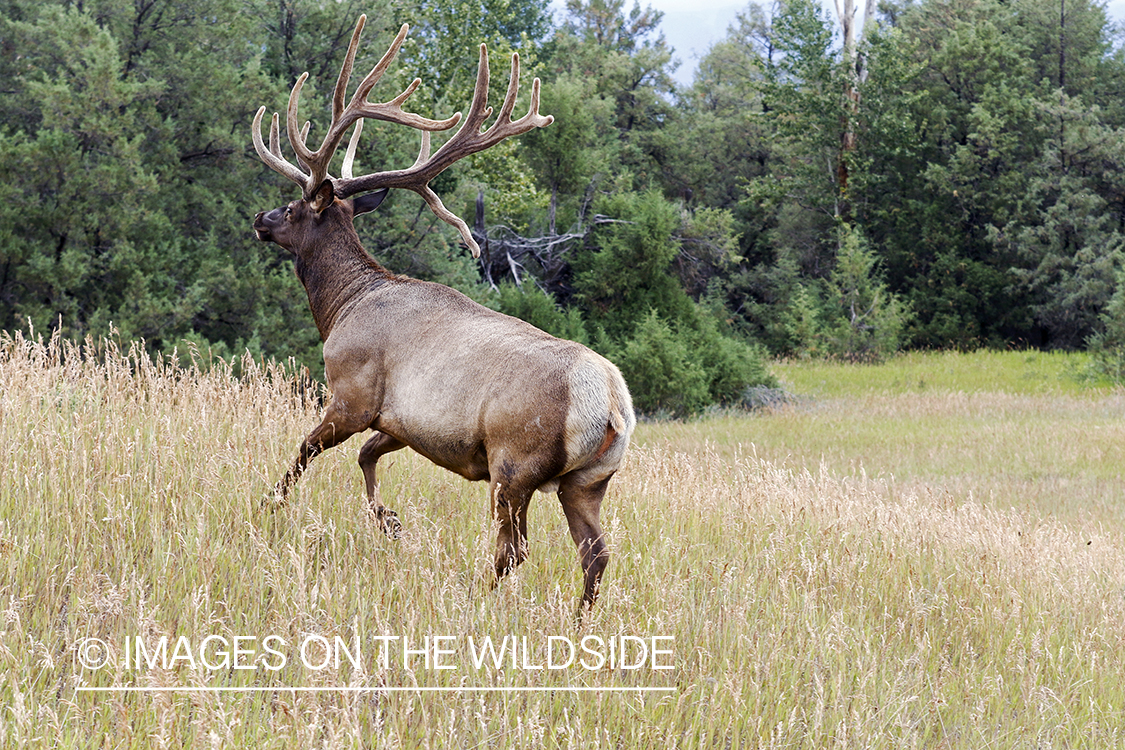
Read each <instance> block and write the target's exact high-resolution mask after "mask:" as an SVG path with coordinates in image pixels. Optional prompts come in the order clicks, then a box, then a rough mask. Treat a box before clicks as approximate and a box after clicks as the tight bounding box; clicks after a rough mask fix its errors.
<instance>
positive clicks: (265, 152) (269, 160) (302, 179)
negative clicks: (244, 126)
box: [250, 107, 308, 187]
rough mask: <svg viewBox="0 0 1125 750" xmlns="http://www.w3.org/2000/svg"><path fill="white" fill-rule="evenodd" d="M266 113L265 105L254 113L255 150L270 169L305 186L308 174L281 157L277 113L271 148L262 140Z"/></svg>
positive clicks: (272, 130) (273, 124)
mask: <svg viewBox="0 0 1125 750" xmlns="http://www.w3.org/2000/svg"><path fill="white" fill-rule="evenodd" d="M265 113H266V108H265V107H259V108H258V113H257V114H255V115H254V124H253V127H252V128H251V129H250V132H251V134H252V135H253V140H254V150H255V151H257V152H258V158H259V159H261V160H262V161H264V162H265V163H266V165H267V166H269V167H270V169H272V170H274V171H275V172H278V173H280V174H282V175H284V176H285V177H288V178H289V179H290V180H292V181H293V182H296V183H297V184H298V185H301V186H302V187H304V185H305V183H306V181H307V178H308V175H306V174H305V173H304V172H302V171H301V170H300V169H298V168H297V167H295V166H293V165H292V164H290V163H289V162H287V161H285V159H283V158H282V157H281V146H280V143H279V140H280V139H279V136H278V132H277V131H278V121H277V114H276V113H275V114H274V116H273V121H272V122H271V124H270V148H268V149H267V148H266V144H265V143H264V142H263V141H262V116H263V115H264V114H265Z"/></svg>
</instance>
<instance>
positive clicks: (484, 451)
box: [254, 181, 635, 604]
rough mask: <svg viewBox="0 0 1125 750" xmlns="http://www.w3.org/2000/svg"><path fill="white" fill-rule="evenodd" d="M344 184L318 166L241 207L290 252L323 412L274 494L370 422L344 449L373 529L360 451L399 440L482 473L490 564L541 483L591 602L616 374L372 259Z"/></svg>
mask: <svg viewBox="0 0 1125 750" xmlns="http://www.w3.org/2000/svg"><path fill="white" fill-rule="evenodd" d="M360 200H362V199H356V200H355V201H345V200H339V199H336V198H334V196H333V195H332V185H331V183H330V182H329V181H326V182H325V183H324V185H323V186H322V187H321V189H320V190H319V191H318V192H317V194H316V195H314V196H313V198H312V199H310V200H308V201H306V200H299V201H294V202H293V203H290V204H289V205H288V206H283V207H282V208H278V209H275V210H274V211H271V212H269V213H261V214H258V216H257V218H256V219H255V221H254V228H255V230H256V232H257V234H258V237H259V239H262V240H269V241H273V242H276V243H278V244H279V245H281V246H282V247H284V248H286V249H287V250H289V251H290V252H292V253H293V254H294V256H295V258H296V270H297V274H298V276H299V277H300V279H301V281H302V283H303V284H304V285H305V289H306V291H307V292H308V295H309V306H310V308H311V310H312V314H313V318H314V320H315V321H316V325H317V329H318V330H319V331H320V335H321V338H322V339H323V340H324V365H325V373H326V375H327V378H328V382H329V385H330V386H331V389H332V399H331V401H330V403H329V404H328V407H327V409H326V412H325V415H324V419H323V420H322V422H321V423H320V424H319V425H318V426H317V427H316V428H315V429H314V430H313V431H312V432H311V433H310V434H309V436H308V437H307V438H306V439H305V440H304V441H303V442H302V443H301V445H300V446H299V449H298V456H297V460H296V461H295V462H294V464H293V466H292V467H291V468H290V469H289V471H288V472H287V473H286V474H285V476H284V477H283V478H282V479H281V481H280V482H278V485H277V492H278V494H280V496H281V497H282V498H284V497H285V496H287V494H288V492H289V490H290V489H291V487H292V486H293V483H294V482H296V481H297V479H298V477H300V475H301V473H302V472H303V471H304V469H305V467H306V466H307V464H308V462H309V461H310V460H312V458H313V457H314V456H316V455H317V454H318V453H320V452H321V451H323V450H325V449H327V448H331V447H332V446H334V445H337V444H339V443H341V442H343V441H344V440H347V439H348V438H349V437H351V436H352V435H354V434H356V433H359V432H363V431H365V430H374V431H375V433H374V435H373V436H372V437H371V438H369V439H368V440H367V442H366V443H365V444H364V445H363V447H362V449H361V450H360V452H359V464H360V468H361V469H362V471H363V474H364V479H365V482H366V486H367V495H368V502H369V503H370V506H371V509H372V511H373V512H374V513H375V516H376V518H377V519H378V520H379V521H380V523H381V524H382V526H383V529H384V530H385V531H386V532H387V533H391V534H394V533H397V531H398V529H399V528H400V527H399V524H398V521H397V518H396V517H395V514H394V513H393V511H390V510H388V509H387V507H386V506H385V505H384V503H383V501H382V498H381V497H380V495H379V487H378V482H377V480H376V472H375V466H376V463H377V462H378V460H379V458H380V457H381V456H383V455H384V454H386V453H390V452H392V451H396V450H399V449H401V448H404V447H407V446H409V447H411V448H413V449H414V450H415V451H417V452H418V453H420V454H422V455H423V456H425V457H426V458H428V459H430V460H431V461H433V462H434V463H436V464H438V465H439V466H442V467H445V468H446V469H449V470H450V471H453V472H456V473H458V474H460V475H461V476H463V477H465V478H467V479H470V480H483V481H488V482H489V484H490V488H491V489H490V497H491V498H492V512H493V515H494V517H495V519H496V520H497V521H498V522H499V525H500V530H499V534H498V537H497V540H496V557H495V573H496V578H497V579H499V578H500V577H502V576H503V575H505V574H506V573H507V572H508V571H510V570H511V569H512V568H514V567H515V566H516V565H519V564H520V563H521V562H522V561H523V560H524V559H525V558H526V557H527V507H528V504H529V503H530V500H531V496H532V494H533V493H534V492H535V490H536V489H542V490H544V491H548V490H550V491H555V490H557V493H558V497H559V501H560V502H561V503H562V507H563V511H564V513H565V515H566V518H567V523H568V525H569V527H570V532H571V536H572V538H573V539H574V543H575V545H576V546H577V547H578V552H579V559H580V561H581V565H582V570H583V572H584V577H585V581H584V586H583V594H582V599H583V602H584V603H586V604H593V602H594V600H595V599H596V598H597V595H598V588H599V584H600V580H601V576H602V571H603V570H604V568H605V565H606V562H607V560H608V552H607V551H606V545H605V541H604V539H603V538H602V529H601V524H600V520H599V511H600V507H601V502H602V498H603V496H604V495H605V491H606V487H607V485H608V482H609V479H610V477H612V476H613V474H614V472H616V471H617V468H618V467H619V465H620V463H621V461H622V458H623V457H624V453H625V448H626V447H627V445H628V443H629V437H630V434H631V433H632V430H633V427H634V425H635V419H634V416H633V408H632V401H631V399H630V397H629V392H628V389H627V388H626V386H625V382H624V380H623V379H622V378H621V374H620V373H619V372H618V370H617V368H616V367H614V366H613V365H612V364H611V363H610V362H609V361H607V360H606V359H604V358H602V357H600V356H599V355H597V354H595V353H594V352H592V351H590V350H589V349H587V348H586V347H584V346H582V345H580V344H576V343H574V342H572V341H564V340H561V339H557V338H555V337H553V336H550V335H548V334H546V333H544V332H543V331H540V330H539V329H537V328H535V327H533V326H531V325H529V324H527V323H525V322H523V321H521V320H517V319H515V318H511V317H508V316H506V315H502V314H500V313H498V312H495V311H493V310H489V309H488V308H485V307H483V306H481V305H479V304H477V303H475V302H473V301H472V300H470V299H469V298H468V297H465V296H464V295H463V294H460V293H459V292H457V291H455V290H453V289H450V288H449V287H446V286H442V285H440V284H432V283H428V282H423V281H417V280H414V279H409V278H405V277H400V276H395V275H393V274H391V273H389V272H388V271H386V269H384V268H383V267H382V266H380V265H379V264H378V263H377V262H376V261H375V260H373V259H372V258H371V257H370V256H369V255H368V254H367V253H366V251H364V249H363V247H362V246H361V244H360V242H359V237H358V235H357V234H356V232H355V228H354V227H353V225H352V220H353V218H354V215H355V213H356V212H357V208H356V204H357V203H358V202H359V201H360ZM370 203H375V204H376V205H377V200H376V201H369V204H370ZM318 209H320V210H318ZM358 210H359V211H364V210H369V208H368V205H364V206H361V207H360V208H359V209H358Z"/></svg>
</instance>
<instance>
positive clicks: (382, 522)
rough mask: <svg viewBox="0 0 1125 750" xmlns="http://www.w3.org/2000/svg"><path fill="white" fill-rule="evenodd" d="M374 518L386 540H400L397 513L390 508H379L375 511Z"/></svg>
mask: <svg viewBox="0 0 1125 750" xmlns="http://www.w3.org/2000/svg"><path fill="white" fill-rule="evenodd" d="M375 518H376V520H378V521H379V528H381V529H382V530H383V533H384V534H386V535H387V537H388V538H390V539H401V538H402V522H401V521H399V520H398V513H395V512H394V511H393V510H391V509H390V508H379V509H378V510H377V511H375Z"/></svg>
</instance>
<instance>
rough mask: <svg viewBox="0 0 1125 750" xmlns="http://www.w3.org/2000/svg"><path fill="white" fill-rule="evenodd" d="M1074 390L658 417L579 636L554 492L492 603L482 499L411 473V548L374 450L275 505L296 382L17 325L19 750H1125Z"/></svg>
mask: <svg viewBox="0 0 1125 750" xmlns="http://www.w3.org/2000/svg"><path fill="white" fill-rule="evenodd" d="M1081 368H1082V362H1081V358H1080V357H1077V356H1062V355H1037V354H1029V353H1003V354H971V355H953V354H928V355H912V356H910V357H905V358H902V359H898V360H893V361H891V362H890V363H888V364H886V365H882V366H878V367H847V366H843V365H834V364H824V363H778V364H777V365H776V367H775V373H776V374H777V375H778V376H779V378H780V379H781V380H782V381H783V382H784V383H785V384H786V387H787V388H788V390H789V391H790V392H791V393H792V394H794V398H793V399H792V401H791V402H790V403H789V404H788V405H786V406H784V407H782V408H779V409H775V410H772V411H768V412H761V413H756V414H753V415H738V416H735V415H715V416H712V417H709V418H706V419H701V420H696V421H689V422H682V423H645V424H642V425H641V426H640V428H639V429H638V433H637V441H636V446H635V448H634V450H633V451H632V452H631V453H630V456H629V458H628V461H627V464H626V466H625V467H624V468H623V470H622V471H621V472H620V473H619V475H618V477H617V478H615V480H614V482H613V483H612V484H611V486H610V493H609V496H608V500H607V506H606V507H605V509H604V511H603V520H604V522H605V525H606V527H607V530H608V535H609V542H610V545H611V549H612V551H613V554H614V557H613V558H612V560H611V563H610V567H609V569H608V571H607V577H606V579H605V584H604V588H603V592H602V600H601V601H600V602H599V606H598V607H597V608H596V609H595V610H594V612H593V613H592V614H591V615H590V616H588V617H587V618H586V619H585V620H584V621H583V622H582V623H581V624H578V623H576V622H575V620H574V606H575V602H576V597H577V592H578V589H579V585H580V575H579V571H578V566H577V562H576V555H575V552H574V549H573V545H572V543H571V541H570V538H569V534H568V533H567V531H566V524H565V521H564V519H563V516H562V513H561V510H560V509H559V507H558V503H557V501H556V500H555V498H553V497H548V496H544V495H537V496H536V499H535V501H534V503H533V505H532V509H531V518H530V524H529V525H530V531H531V539H532V549H531V558H530V560H529V561H528V562H527V563H525V564H524V565H523V566H522V567H521V568H520V569H519V570H518V571H517V572H516V573H515V574H514V575H513V576H512V577H511V578H510V579H508V580H506V581H505V582H504V583H503V584H502V585H501V586H500V587H499V588H498V589H497V590H496V591H494V592H489V590H488V586H487V573H488V570H489V568H490V565H491V554H492V545H493V532H492V527H491V523H490V521H489V519H488V517H487V510H486V509H487V491H486V489H485V486H484V485H482V484H470V483H468V482H465V481H463V480H462V479H460V478H459V477H456V476H454V475H452V474H449V473H446V472H443V471H442V470H440V469H436V468H435V467H433V466H431V465H429V464H428V463H427V462H426V461H425V460H424V459H421V458H420V457H418V456H416V455H413V454H411V453H409V452H402V453H399V454H395V455H394V457H393V458H394V463H393V465H391V466H390V467H389V468H388V469H387V470H386V472H385V473H384V480H383V482H384V484H383V487H384V497H385V498H386V499H387V501H388V503H389V504H390V505H391V507H393V508H395V509H396V510H397V511H398V512H399V515H400V518H401V519H402V521H403V524H404V526H405V531H406V533H405V535H404V537H403V538H402V539H400V540H397V541H391V540H388V539H386V538H385V537H383V535H382V534H381V533H379V532H378V531H377V530H376V529H375V524H374V522H373V521H372V520H371V518H370V517H369V515H368V514H367V512H366V510H365V508H364V500H363V497H362V495H363V483H362V477H361V475H360V472H359V470H358V468H357V467H356V464H355V455H356V451H357V450H358V448H359V445H360V442H359V441H358V440H357V441H354V444H352V443H348V444H346V445H345V446H343V447H341V448H337V449H334V450H332V451H329V452H328V453H326V454H325V455H324V456H322V457H320V458H318V459H317V461H316V462H314V463H313V465H312V467H311V469H310V471H309V472H308V474H307V475H306V476H305V477H304V479H303V480H302V484H301V485H300V489H299V492H298V493H297V496H296V498H295V499H294V500H293V501H292V502H291V504H290V505H289V506H287V507H285V508H282V509H278V510H274V511H270V510H265V509H263V507H262V505H261V500H262V498H263V496H264V495H265V493H266V492H267V490H268V489H269V487H270V485H271V484H272V482H273V481H274V480H276V478H277V476H278V475H279V473H280V472H281V471H283V470H284V468H285V467H286V465H287V464H288V463H289V461H290V460H291V459H292V455H293V453H294V451H295V448H296V446H297V443H298V441H299V440H300V439H301V438H302V437H303V436H304V434H305V433H306V432H307V430H308V429H309V428H310V427H311V426H313V425H314V424H315V423H316V422H317V414H316V405H315V403H313V402H311V401H309V400H307V399H302V397H300V396H299V395H296V393H295V391H294V389H293V388H292V384H291V381H290V380H289V379H287V378H286V376H285V374H284V373H283V372H282V371H281V370H280V369H278V368H270V367H262V366H259V365H256V364H255V363H253V362H252V361H245V362H243V363H242V366H241V371H242V372H243V375H242V377H241V378H239V379H234V378H233V377H231V376H230V373H229V372H225V371H223V370H222V369H221V368H219V369H211V370H208V371H201V370H199V369H197V368H194V367H191V366H190V365H188V366H184V367H171V366H160V367H157V366H153V365H152V364H150V363H148V361H147V360H146V359H145V358H144V357H142V356H138V355H137V354H136V352H135V351H123V350H121V349H117V348H114V347H105V346H103V347H102V351H101V352H100V354H99V356H98V357H96V358H91V357H87V358H82V357H79V356H77V352H76V351H75V350H73V348H69V349H68V347H66V346H64V345H60V344H58V343H57V342H56V343H50V342H48V343H38V342H36V343H29V342H26V341H24V340H22V339H20V338H16V339H11V338H8V339H5V340H3V341H2V342H0V438H2V439H0V664H2V666H3V669H2V670H0V747H98V748H102V747H105V748H133V747H135V748H145V747H170V748H179V747H216V748H219V747H223V748H225V747H253V748H274V747H302V748H303V747H310V748H312V747H316V748H320V747H328V748H332V747H346V748H350V747H373V748H382V747H406V748H412V747H441V748H450V747H457V748H473V747H527V748H537V747H606V748H608V747H613V748H634V747H637V748H650V747H651V748H682V747H716V748H728V747H779V748H780V747H785V748H825V747H840V748H882V747H888V748H889V747H895V748H898V747H926V748H933V747H966V748H970V747H971V748H980V747H997V748H999V747H1029V748H1030V747H1036V748H1040V747H1099V748H1100V747H1114V746H1121V745H1125V736H1123V735H1125V731H1123V729H1122V727H1123V726H1125V596H1123V588H1122V584H1123V582H1125V534H1123V532H1122V520H1123V513H1122V505H1123V501H1125V480H1123V479H1122V476H1121V474H1120V467H1121V465H1122V458H1123V455H1122V446H1123V445H1125V440H1123V439H1125V434H1122V433H1123V430H1125V428H1123V424H1125V419H1123V417H1125V414H1123V411H1125V399H1123V397H1122V394H1121V392H1119V391H1116V390H1112V389H1105V388H1100V389H1099V388H1094V387H1091V386H1089V385H1086V384H1083V383H1082V382H1081V381H1080V379H1078V378H1076V377H1075V373H1078V372H1080V370H1081ZM95 638H96V639H98V640H97V641H93V640H90V639H95ZM161 639H163V643H164V644H165V650H164V651H163V652H160V651H159V648H160V645H159V644H160V643H161V642H162V641H161ZM486 639H491V641H492V642H493V643H494V644H500V643H501V642H503V643H504V644H506V645H507V646H508V647H509V648H508V650H507V651H505V656H504V658H503V659H501V660H500V661H499V663H497V662H496V661H495V660H492V659H490V658H488V657H487V656H485V657H483V658H481V657H482V651H481V650H480V649H481V647H482V646H481V644H483V643H484V642H485V640H486ZM504 639H507V640H504ZM584 639H585V640H584ZM138 641H139V642H140V643H141V644H142V645H143V649H142V651H141V652H140V653H138V651H137V648H136V644H137V643H138ZM513 644H515V646H517V647H518V648H517V649H516V650H515V651H513V650H512V648H511V646H512V645H513ZM583 645H585V646H586V650H583V648H582V647H583ZM427 646H429V648H428V649H427V648H426V647H427ZM302 647H307V649H306V650H305V651H302ZM325 647H327V650H326V648H325ZM568 648H570V649H574V650H575V653H574V654H573V655H574V656H575V658H574V659H570V660H569V663H568V657H569V656H571V655H572V654H571V653H570V652H569V651H567V649H568ZM513 653H515V654H516V657H515V659H514V660H513V659H511V658H510V657H511V655H512V654H513ZM333 655H335V656H338V657H340V658H339V664H337V663H336V662H335V661H334V660H333V659H332V658H331V657H332V656H333ZM103 662H104V663H103ZM478 663H479V665H478ZM549 667H560V668H558V669H554V668H549ZM295 687H300V688H303V689H302V690H300V691H297V690H293V689H291V688H295ZM89 688H98V690H96V691H92V690H89ZM123 688H133V690H123ZM218 688H221V689H222V690H221V691H220V690H217V689H218ZM588 688H592V689H589V690H587V689H588Z"/></svg>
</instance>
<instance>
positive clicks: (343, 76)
mask: <svg viewBox="0 0 1125 750" xmlns="http://www.w3.org/2000/svg"><path fill="white" fill-rule="evenodd" d="M366 24H367V14H366V13H361V14H360V15H359V20H357V21H356V22H355V31H353V32H352V40H351V42H349V43H348V53H347V54H346V55H344V64H343V66H341V67H340V75H339V76H338V77H337V78H336V89H335V90H334V91H333V92H332V121H333V122H335V121H336V120H338V119H339V118H340V115H341V114H343V112H344V98H345V97H346V96H347V93H348V79H350V78H351V77H352V67H353V66H354V65H355V51H356V50H357V49H358V48H359V35H360V33H362V32H363V27H364V25H366Z"/></svg>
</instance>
